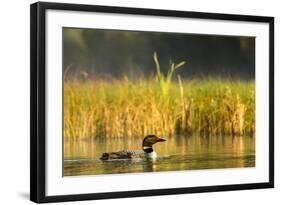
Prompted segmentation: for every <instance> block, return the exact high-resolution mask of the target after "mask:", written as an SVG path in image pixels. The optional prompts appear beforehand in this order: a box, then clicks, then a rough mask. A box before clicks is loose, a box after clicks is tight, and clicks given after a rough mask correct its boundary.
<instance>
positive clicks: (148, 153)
mask: <svg viewBox="0 0 281 205" xmlns="http://www.w3.org/2000/svg"><path fill="white" fill-rule="evenodd" d="M164 141H166V140H165V139H162V138H159V137H157V136H156V135H148V136H146V137H145V138H144V139H143V143H142V148H143V149H142V150H122V151H118V152H106V153H103V155H102V157H101V158H100V159H101V160H110V159H133V158H156V157H157V154H156V152H155V151H154V150H153V148H152V145H154V144H155V143H157V142H164Z"/></svg>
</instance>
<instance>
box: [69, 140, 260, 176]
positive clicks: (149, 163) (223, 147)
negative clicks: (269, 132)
mask: <svg viewBox="0 0 281 205" xmlns="http://www.w3.org/2000/svg"><path fill="white" fill-rule="evenodd" d="M141 143H142V139H141V138H130V139H110V140H104V139H97V140H93V141H65V142H64V175H65V176H76V175H95V174H116V173H133V172H156V171H175V170H194V169H212V168H235V167H254V166H255V138H254V137H248V136H237V137H231V136H229V137H228V136H216V137H214V136H212V137H198V136H193V137H171V138H168V139H167V141H166V142H165V143H159V144H156V145H155V147H154V148H155V150H156V152H157V154H158V158H157V160H143V159H134V160H111V161H101V160H99V157H100V156H101V155H102V153H103V152H111V151H117V150H123V149H137V150H138V149H141Z"/></svg>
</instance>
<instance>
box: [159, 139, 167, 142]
mask: <svg viewBox="0 0 281 205" xmlns="http://www.w3.org/2000/svg"><path fill="white" fill-rule="evenodd" d="M165 141H166V140H165V139H163V138H158V139H157V142H165Z"/></svg>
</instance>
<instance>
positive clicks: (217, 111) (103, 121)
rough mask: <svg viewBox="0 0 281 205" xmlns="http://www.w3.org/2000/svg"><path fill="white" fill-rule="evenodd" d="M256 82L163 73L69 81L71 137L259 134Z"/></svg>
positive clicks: (66, 100) (66, 89) (66, 87)
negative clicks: (166, 78) (165, 81)
mask: <svg viewBox="0 0 281 205" xmlns="http://www.w3.org/2000/svg"><path fill="white" fill-rule="evenodd" d="M254 132H255V84H254V81H247V82H246V81H237V80H236V81H230V80H222V79H215V78H206V79H193V80H184V79H181V78H180V77H179V76H178V79H176V78H175V79H174V80H173V81H172V80H171V81H170V83H169V87H168V89H167V90H166V91H165V93H164V94H163V88H161V84H160V83H159V81H158V80H157V78H151V79H146V80H145V79H139V80H138V81H134V82H131V81H130V80H128V78H126V77H124V79H120V80H114V81H110V82H108V81H104V80H89V81H85V82H81V81H76V80H67V81H65V83H64V137H65V139H94V138H98V137H99V138H119V137H131V136H140V137H143V136H145V135H147V134H157V135H160V136H175V135H192V134H196V135H198V134H200V135H206V136H212V135H243V134H248V135H254Z"/></svg>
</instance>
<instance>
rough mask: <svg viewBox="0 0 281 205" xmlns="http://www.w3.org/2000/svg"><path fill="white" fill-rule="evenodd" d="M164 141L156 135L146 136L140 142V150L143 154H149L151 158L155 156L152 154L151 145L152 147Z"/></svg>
mask: <svg viewBox="0 0 281 205" xmlns="http://www.w3.org/2000/svg"><path fill="white" fill-rule="evenodd" d="M164 141H166V140H165V139H163V138H160V137H157V136H156V135H147V136H146V137H145V138H144V139H143V142H142V148H143V151H144V152H145V153H148V154H150V155H151V156H156V153H155V152H154V150H153V148H152V145H154V144H155V143H157V142H164Z"/></svg>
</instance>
